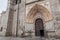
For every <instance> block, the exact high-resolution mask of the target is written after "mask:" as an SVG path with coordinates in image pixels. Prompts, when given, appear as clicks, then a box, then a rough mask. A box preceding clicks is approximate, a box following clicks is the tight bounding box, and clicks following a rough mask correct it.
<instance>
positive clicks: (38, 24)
mask: <svg viewBox="0 0 60 40" xmlns="http://www.w3.org/2000/svg"><path fill="white" fill-rule="evenodd" d="M35 36H41V37H44V25H43V20H42V19H41V18H38V19H36V20H35Z"/></svg>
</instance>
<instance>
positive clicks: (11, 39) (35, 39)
mask: <svg viewBox="0 0 60 40" xmlns="http://www.w3.org/2000/svg"><path fill="white" fill-rule="evenodd" d="M0 40H60V39H56V38H40V37H32V38H30V37H26V38H20V37H0Z"/></svg>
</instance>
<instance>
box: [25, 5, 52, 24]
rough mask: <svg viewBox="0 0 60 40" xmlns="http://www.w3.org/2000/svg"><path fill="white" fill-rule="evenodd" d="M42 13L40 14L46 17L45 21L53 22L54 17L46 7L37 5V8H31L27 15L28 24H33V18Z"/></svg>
mask: <svg viewBox="0 0 60 40" xmlns="http://www.w3.org/2000/svg"><path fill="white" fill-rule="evenodd" d="M38 12H40V14H42V15H43V17H44V19H45V20H44V21H49V20H52V18H53V17H52V15H51V13H50V12H49V11H48V9H47V8H45V7H44V6H42V5H38V4H35V6H33V7H32V8H31V10H30V11H29V13H28V14H27V20H26V21H27V22H29V23H32V22H33V18H34V17H35V15H36V14H37V13H38Z"/></svg>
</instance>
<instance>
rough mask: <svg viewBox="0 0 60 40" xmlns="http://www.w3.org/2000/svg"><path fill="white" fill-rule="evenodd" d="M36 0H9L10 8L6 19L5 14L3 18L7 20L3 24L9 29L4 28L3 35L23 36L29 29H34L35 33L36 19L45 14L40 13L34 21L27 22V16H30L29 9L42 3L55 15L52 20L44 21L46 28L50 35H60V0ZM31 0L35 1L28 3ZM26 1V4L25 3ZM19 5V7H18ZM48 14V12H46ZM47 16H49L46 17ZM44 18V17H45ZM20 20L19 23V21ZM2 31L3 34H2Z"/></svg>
mask: <svg viewBox="0 0 60 40" xmlns="http://www.w3.org/2000/svg"><path fill="white" fill-rule="evenodd" d="M34 1H36V0H30V1H29V0H21V3H19V4H16V3H15V0H9V1H8V8H7V12H6V15H5V16H6V19H4V18H5V16H3V19H4V20H5V21H6V22H5V23H4V22H2V23H4V24H3V25H5V27H7V29H6V28H5V29H3V30H6V31H3V32H2V33H3V35H5V33H6V34H7V35H9V36H10V35H11V36H16V34H17V35H18V36H21V34H22V33H23V32H25V33H26V32H27V31H30V30H31V31H33V35H35V19H36V18H40V17H41V18H43V17H44V16H43V15H41V13H40V14H38V13H36V15H35V14H34V15H35V16H34V17H33V18H34V19H33V21H34V22H33V23H28V22H26V19H27V18H26V17H27V16H28V13H29V11H30V10H31V8H32V7H33V6H35V4H38V5H42V6H43V7H44V8H46V9H47V10H48V11H49V12H50V13H51V15H52V16H53V17H52V18H53V19H52V20H50V21H47V22H45V21H44V29H45V31H47V33H48V36H55V35H57V36H60V9H59V7H60V6H59V1H58V0H44V1H39V2H34ZM30 2H34V3H32V4H27V3H30ZM25 3H26V4H25ZM18 5H19V7H18ZM44 15H46V14H44ZM46 18H47V17H46ZM43 19H44V18H43ZM4 20H3V21H4ZM17 20H18V21H17ZM17 22H18V23H17ZM2 33H1V34H2ZM26 34H28V33H26Z"/></svg>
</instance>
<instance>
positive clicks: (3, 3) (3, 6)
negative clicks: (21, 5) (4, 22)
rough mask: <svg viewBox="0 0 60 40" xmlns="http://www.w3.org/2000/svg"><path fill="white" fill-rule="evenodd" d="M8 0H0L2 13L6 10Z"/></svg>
mask: <svg viewBox="0 0 60 40" xmlns="http://www.w3.org/2000/svg"><path fill="white" fill-rule="evenodd" d="M7 1H8V0H0V13H1V12H2V11H6V8H7Z"/></svg>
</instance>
